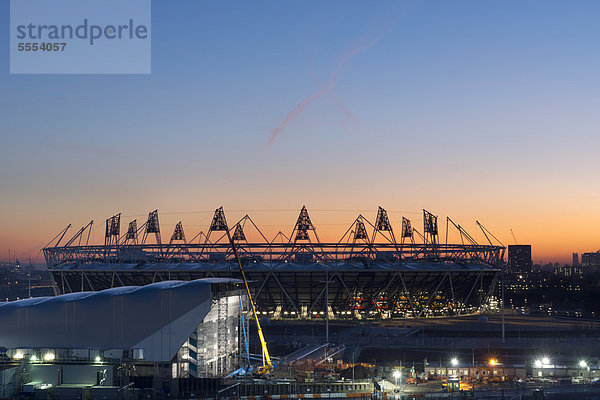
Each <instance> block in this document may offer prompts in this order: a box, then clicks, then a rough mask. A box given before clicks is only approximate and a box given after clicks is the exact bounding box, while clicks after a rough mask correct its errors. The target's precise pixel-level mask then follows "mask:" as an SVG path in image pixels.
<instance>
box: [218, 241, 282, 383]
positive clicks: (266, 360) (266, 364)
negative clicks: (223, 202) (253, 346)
mask: <svg viewBox="0 0 600 400" xmlns="http://www.w3.org/2000/svg"><path fill="white" fill-rule="evenodd" d="M227 238H228V239H229V243H230V244H231V248H232V250H233V255H234V256H235V260H236V261H237V265H238V267H239V268H240V273H241V274H242V278H243V279H244V286H245V287H246V294H248V299H250V305H251V306H252V314H253V315H254V319H255V320H256V327H257V328H258V338H259V339H260V345H261V346H262V351H263V365H262V366H260V367H258V374H259V375H268V374H270V373H271V370H272V369H273V368H274V366H273V363H272V362H271V356H269V350H268V349H267V342H266V341H265V337H264V335H263V332H262V328H261V327H260V321H259V320H258V315H257V314H256V306H255V305H254V300H253V299H252V295H251V294H250V287H249V286H248V280H247V279H246V274H245V273H244V268H243V267H242V261H241V260H240V256H239V254H238V251H237V248H236V247H235V242H234V241H233V238H232V237H231V234H230V233H229V230H228V231H227ZM242 318H243V316H242Z"/></svg>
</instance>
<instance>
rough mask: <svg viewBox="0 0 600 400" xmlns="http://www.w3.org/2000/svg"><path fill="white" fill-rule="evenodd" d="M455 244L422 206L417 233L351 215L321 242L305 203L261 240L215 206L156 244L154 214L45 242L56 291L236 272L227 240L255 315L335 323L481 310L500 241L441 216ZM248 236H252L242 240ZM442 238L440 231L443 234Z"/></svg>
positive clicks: (246, 221) (407, 224) (117, 219)
mask: <svg viewBox="0 0 600 400" xmlns="http://www.w3.org/2000/svg"><path fill="white" fill-rule="evenodd" d="M446 222H447V224H448V225H447V229H456V230H457V232H458V233H459V234H460V238H461V243H460V244H451V243H447V239H446V243H440V239H439V234H438V221H437V216H435V215H433V214H431V213H429V212H428V211H426V210H423V231H422V233H421V232H419V231H418V230H417V229H415V228H414V227H413V225H412V223H411V221H409V220H408V219H406V218H404V217H403V218H402V227H401V232H400V235H399V236H400V238H399V240H397V239H396V236H395V235H394V231H393V229H392V225H391V223H390V220H389V218H388V215H387V212H386V211H385V210H384V209H383V208H381V207H379V209H378V212H377V217H376V220H375V222H374V223H371V222H370V221H369V220H368V219H366V218H365V217H364V216H362V215H359V216H358V217H357V218H356V219H355V220H354V222H353V223H352V224H351V225H350V227H349V228H348V229H347V231H346V232H345V234H344V235H343V236H342V238H341V239H340V240H339V241H338V242H334V243H330V242H321V241H320V240H319V238H318V236H317V232H316V229H315V226H314V225H313V224H312V221H311V219H310V217H309V214H308V211H307V209H306V207H302V210H301V211H300V215H299V217H298V219H297V221H296V224H295V226H294V229H293V231H292V233H291V235H290V236H289V237H288V236H286V235H285V234H283V233H282V232H279V233H278V234H277V235H276V236H275V238H274V239H273V240H268V239H267V238H266V237H265V236H264V235H263V234H262V232H261V231H260V229H259V228H258V227H257V226H256V224H255V223H254V222H253V221H252V219H251V218H250V217H249V216H247V215H246V216H245V217H244V218H242V219H241V220H240V221H238V222H236V223H235V224H233V225H231V226H230V225H228V224H227V221H226V218H225V213H224V211H223V208H219V209H217V210H216V211H215V214H214V217H213V219H212V222H211V224H210V227H209V229H208V231H207V233H206V234H205V233H203V232H201V233H200V234H198V235H196V237H194V238H193V239H192V240H189V241H188V240H186V236H185V234H184V229H183V225H182V223H181V222H179V223H178V224H177V225H176V226H175V228H174V230H173V233H172V235H171V236H170V240H169V242H168V243H166V242H163V241H162V237H161V227H160V224H159V221H158V211H156V210H155V211H152V212H150V213H149V214H148V219H147V220H146V222H145V223H143V224H142V225H141V226H139V227H138V224H137V221H136V220H133V221H131V222H130V223H129V226H128V229H127V231H126V232H125V233H123V234H122V233H121V215H120V214H118V215H115V216H113V217H111V218H109V219H107V220H106V230H105V243H104V244H103V245H90V244H89V243H87V240H86V237H87V238H89V231H90V230H91V223H90V224H88V225H87V226H85V227H83V228H81V229H80V230H79V231H78V232H77V233H75V234H74V235H73V236H72V237H71V238H70V239H69V240H66V241H65V242H64V244H61V243H63V240H64V238H65V237H66V236H67V235H66V233H67V230H68V227H67V228H65V230H64V231H63V232H61V234H59V235H58V236H57V238H55V240H53V243H52V244H50V245H48V246H47V247H46V248H44V255H45V258H46V262H47V265H48V268H49V270H50V272H51V274H52V277H53V280H54V284H55V291H56V293H57V294H60V293H72V292H78V291H89V290H92V291H95V290H103V289H107V288H113V287H118V286H128V285H146V284H151V283H155V282H160V281H166V280H173V279H176V280H194V279H200V278H213V277H219V278H238V279H239V278H240V273H239V270H238V267H237V265H236V264H235V260H234V256H233V252H232V248H231V243H230V240H229V238H230V239H231V241H233V242H234V243H235V245H236V246H237V248H238V250H239V253H240V255H241V257H242V262H243V265H244V270H245V272H246V275H247V277H248V279H249V281H250V285H251V289H252V291H253V293H254V296H255V301H256V305H257V308H258V311H259V313H260V315H261V316H268V317H270V318H303V319H312V318H315V319H318V318H324V317H326V313H328V316H329V317H330V318H340V319H354V318H358V319H363V318H374V319H380V318H408V317H430V316H441V315H459V314H466V313H473V312H476V311H478V310H481V309H482V307H485V306H486V304H487V303H488V300H489V299H490V296H491V294H492V290H493V288H494V287H495V285H496V282H497V279H498V273H499V271H500V270H501V268H502V262H503V256H504V246H503V245H502V244H501V243H500V242H498V244H493V243H492V240H496V239H495V237H494V236H493V235H492V234H491V233H490V232H489V231H488V230H487V229H486V228H485V227H483V226H482V225H481V224H479V223H477V224H478V226H479V227H480V228H481V230H482V232H483V234H484V235H485V237H486V239H487V240H488V244H479V243H477V242H476V241H475V240H474V239H473V237H472V236H471V235H469V234H468V233H467V232H466V230H464V228H462V227H461V226H460V225H457V224H455V223H454V221H452V220H451V219H450V218H447V221H446ZM250 230H253V231H254V233H253V234H252V237H259V238H261V240H258V241H248V240H247V237H249V236H250V235H248V233H249V231H250ZM446 238H447V235H446Z"/></svg>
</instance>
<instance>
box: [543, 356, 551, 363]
mask: <svg viewBox="0 0 600 400" xmlns="http://www.w3.org/2000/svg"><path fill="white" fill-rule="evenodd" d="M542 365H550V359H549V358H548V357H544V358H542Z"/></svg>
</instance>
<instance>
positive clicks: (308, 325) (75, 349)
mask: <svg viewBox="0 0 600 400" xmlns="http://www.w3.org/2000/svg"><path fill="white" fill-rule="evenodd" d="M158 218H159V216H158V211H156V210H155V211H152V212H150V213H148V218H147V220H146V221H145V222H143V223H142V224H140V225H139V226H138V223H137V221H136V220H133V221H130V222H129V223H128V226H127V229H126V230H125V231H124V232H121V215H120V214H117V215H114V216H112V217H110V218H108V219H107V220H106V225H105V231H104V239H105V240H104V244H90V243H89V240H90V237H91V230H92V226H93V222H90V223H89V224H87V225H86V226H84V227H82V228H81V229H79V230H77V231H76V232H74V233H72V232H70V225H69V226H67V227H66V228H65V229H63V230H62V231H61V232H60V233H59V234H58V235H57V236H56V237H55V238H54V239H53V240H52V241H51V243H49V244H48V246H46V247H45V248H44V249H43V251H44V255H45V257H46V262H47V266H48V269H49V271H50V273H51V276H52V278H53V287H54V292H55V296H54V297H40V298H32V299H27V300H19V301H15V302H8V303H5V305H4V306H0V320H3V321H4V323H3V324H2V326H3V328H2V332H0V337H4V338H5V339H4V343H0V346H3V347H4V350H3V353H2V355H1V357H2V374H1V376H0V378H1V379H0V382H1V392H2V393H1V394H2V396H3V397H10V395H18V396H21V397H23V396H24V397H29V398H31V397H33V398H44V399H46V398H56V399H58V398H115V399H118V398H132V399H138V398H248V399H262V398H265V399H280V398H302V397H304V398H320V397H356V398H388V397H389V398H413V397H430V398H437V397H448V396H454V394H455V393H457V392H459V393H462V394H466V393H470V395H471V396H474V397H477V398H491V397H496V398H497V397H498V394H500V393H501V394H502V396H504V393H507V394H511V395H513V396H516V395H519V396H526V397H524V398H527V396H530V398H536V397H531V396H539V393H538V392H535V393H537V394H535V393H534V389H535V390H539V386H540V385H550V386H549V387H548V388H545V389H544V390H545V391H546V392H547V393H548V395H550V394H551V393H553V391H554V392H556V393H554V395H556V396H560V395H561V393H559V392H560V391H557V390H558V389H556V390H555V388H554V386H552V385H553V384H555V383H556V382H558V381H557V379H559V378H560V379H567V377H568V379H570V381H569V382H571V380H572V382H573V383H580V384H582V386H581V388H582V389H581V390H588V391H589V390H593V387H592V382H595V380H596V379H597V375H598V374H600V372H598V371H597V369H598V367H597V365H598V357H599V356H600V352H596V351H595V350H594V351H590V349H595V347H594V346H593V341H594V340H595V337H597V336H598V334H599V333H600V326H598V324H597V323H592V322H590V323H589V324H587V323H585V322H583V321H579V322H569V323H564V322H561V321H560V320H555V321H554V320H550V319H544V318H537V319H536V318H534V317H529V316H525V315H518V314H516V313H515V312H513V311H512V310H507V311H506V312H505V310H504V308H503V307H502V297H501V296H502V290H500V289H501V283H502V272H503V268H504V264H503V258H504V245H503V244H502V243H501V242H500V241H498V240H497V239H496V238H495V236H494V235H493V234H492V233H491V232H490V231H489V230H488V229H487V228H485V227H484V226H483V225H481V224H480V223H479V222H477V226H478V227H479V228H480V230H481V233H482V234H483V237H485V239H486V241H487V243H486V244H479V243H477V242H476V240H475V239H474V238H473V236H472V235H471V234H469V233H468V232H467V231H466V230H465V229H464V228H463V227H461V226H460V225H458V224H456V223H455V222H454V221H453V220H452V219H450V218H447V219H446V227H445V228H446V234H445V240H441V239H440V235H439V232H438V217H437V216H435V215H434V214H432V213H430V212H429V211H426V210H423V221H422V222H423V225H422V230H421V231H419V230H417V229H416V228H415V226H414V225H413V223H412V222H411V221H409V220H408V219H407V218H404V217H403V218H402V226H401V229H400V234H399V239H397V238H396V235H395V234H394V230H393V228H392V225H391V223H390V220H389V218H388V214H387V212H386V210H384V209H383V208H381V207H379V209H378V210H377V215H376V218H375V221H374V222H371V221H369V220H368V219H367V218H365V217H364V216H363V215H359V216H358V217H357V218H356V219H355V220H354V221H353V222H352V223H351V224H350V226H349V227H348V228H347V230H346V231H345V233H344V234H343V235H342V237H341V238H340V240H339V241H337V242H335V243H333V242H322V241H320V240H319V237H318V235H317V231H316V227H315V226H314V225H313V223H312V221H311V218H310V216H309V212H308V210H307V209H306V207H302V209H301V210H300V213H299V216H298V218H297V221H296V223H295V225H294V228H293V230H292V232H291V234H289V235H285V234H283V233H282V232H279V233H278V234H277V235H276V236H275V237H274V238H273V239H272V240H268V239H267V238H266V237H265V235H263V233H262V232H261V231H260V229H259V228H258V226H257V225H256V224H255V223H254V222H253V221H252V219H251V218H250V217H249V216H248V215H246V216H245V217H243V218H242V219H241V220H239V221H237V222H236V223H234V224H232V225H230V224H228V222H227V220H226V217H225V212H224V210H223V208H218V209H217V210H216V211H215V212H214V215H213V217H212V220H211V223H210V226H209V227H208V230H207V232H206V233H203V232H200V233H198V234H197V235H196V236H194V237H193V238H192V239H190V240H187V237H186V235H185V233H184V227H183V224H182V223H181V222H179V223H177V224H176V225H175V227H174V229H173V231H172V233H171V235H170V236H169V240H168V242H167V241H163V238H162V236H161V226H160V224H159V219H158ZM450 229H452V230H454V231H455V233H457V234H458V236H459V237H460V243H458V244H453V243H449V242H448V231H449V230H450ZM251 230H252V231H253V233H252V235H249V233H250V231H251ZM421 232H422V233H421ZM250 236H251V237H261V238H262V239H263V240H262V241H249V240H248V239H247V238H248V237H250ZM499 288H500V289H499ZM194 291H196V292H195V293H198V294H195V295H192V293H193V292H194ZM200 293H202V294H201V295H199V294H200ZM116 304H120V305H121V306H120V307H116V306H115V305H116ZM31 315H40V316H43V317H40V319H39V320H37V319H36V320H30V319H28V318H29V316H31ZM62 315H67V318H66V319H65V318H64V317H61V316H62ZM63 320H64V322H60V321H63ZM23 321H25V322H23ZM36 321H37V322H36ZM39 324H42V325H43V326H46V327H53V328H51V329H45V330H44V329H40V327H39V326H38V325H39ZM550 328H552V329H550ZM157 329H158V330H157ZM575 334H577V335H579V340H577V341H576V342H574V341H573V340H572V337H574V335H575ZM64 338H67V339H64ZM584 354H585V357H583V356H582V355H584ZM584 362H585V367H584V364H583V363H584ZM52 371H54V373H53V372H52ZM555 381H556V382H555ZM532 385H533V386H532ZM590 388H591V389H590ZM486 396H491V397H486ZM556 396H554V397H551V398H561V397H556ZM537 398H543V397H537Z"/></svg>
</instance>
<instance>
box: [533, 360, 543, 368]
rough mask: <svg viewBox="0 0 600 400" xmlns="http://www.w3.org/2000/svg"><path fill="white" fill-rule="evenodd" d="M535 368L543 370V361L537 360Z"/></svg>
mask: <svg viewBox="0 0 600 400" xmlns="http://www.w3.org/2000/svg"><path fill="white" fill-rule="evenodd" d="M534 364H535V367H536V368H541V367H542V361H541V360H535V363H534Z"/></svg>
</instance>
